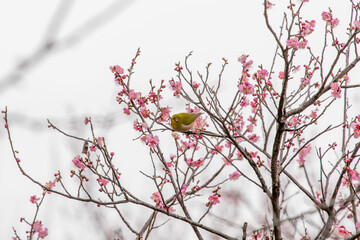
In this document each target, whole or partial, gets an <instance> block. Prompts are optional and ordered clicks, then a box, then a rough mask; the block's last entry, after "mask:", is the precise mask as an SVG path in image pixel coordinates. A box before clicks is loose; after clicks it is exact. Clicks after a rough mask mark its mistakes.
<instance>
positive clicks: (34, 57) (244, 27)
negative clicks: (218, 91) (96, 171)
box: [0, 0, 348, 240]
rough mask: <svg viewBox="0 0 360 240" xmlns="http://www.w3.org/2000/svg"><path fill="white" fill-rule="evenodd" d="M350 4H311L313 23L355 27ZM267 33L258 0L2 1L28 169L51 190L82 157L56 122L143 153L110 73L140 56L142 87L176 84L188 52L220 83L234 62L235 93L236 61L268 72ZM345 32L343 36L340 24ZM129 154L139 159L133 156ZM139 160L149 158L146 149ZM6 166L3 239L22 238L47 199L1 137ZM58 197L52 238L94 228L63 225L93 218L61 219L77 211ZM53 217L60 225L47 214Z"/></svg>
mask: <svg viewBox="0 0 360 240" xmlns="http://www.w3.org/2000/svg"><path fill="white" fill-rule="evenodd" d="M281 2H285V1H276V0H274V3H275V7H274V8H273V9H272V10H271V11H270V15H271V16H272V17H271V19H272V20H273V21H274V22H275V24H274V25H273V27H274V29H275V30H276V31H277V32H278V30H279V28H278V26H279V23H280V20H281V16H282V9H281V6H282V5H281V4H282V3H281ZM339 2H341V3H339ZM343 2H347V1H335V0H333V1H328V0H320V1H319V0H316V1H315V0H310V3H308V6H306V7H305V11H306V17H308V18H307V19H309V20H312V19H315V20H316V21H317V26H316V29H320V28H321V27H320V24H323V23H321V19H320V14H321V12H322V11H325V10H327V9H328V7H329V6H333V7H332V8H333V12H334V14H335V16H337V17H339V18H340V20H342V17H346V20H348V16H347V15H346V14H345V13H344V10H345V7H344V4H343ZM335 4H337V5H335ZM264 26H265V24H264V19H263V10H262V1H259V0H252V1H249V0H247V1H245V0H223V1H219V0H183V1H173V0H134V1H128V0H119V1H92V0H91V1H89V0H78V1H69V0H63V1H59V0H57V1H49V0H37V1H24V0H13V1H2V2H0V29H1V45H0V53H1V54H0V64H1V67H0V108H1V109H2V110H3V109H4V107H5V106H7V107H8V112H9V120H10V127H11V130H12V132H13V140H14V144H15V146H16V149H18V150H19V151H20V156H21V158H22V162H23V164H24V167H25V168H26V169H27V170H28V171H29V172H30V174H32V175H34V176H37V177H38V179H39V180H41V181H43V182H45V181H48V180H49V179H51V178H52V174H53V173H54V172H55V171H56V169H59V168H61V169H67V170H69V168H70V166H71V158H72V157H73V156H74V154H76V152H78V151H80V150H79V149H80V148H81V144H78V145H77V143H74V142H71V141H65V139H64V137H63V136H59V134H57V133H55V132H54V131H52V130H49V129H48V128H47V122H46V119H48V118H49V119H50V120H52V121H54V123H56V124H57V125H58V126H59V127H61V128H64V129H65V130H69V131H72V133H78V134H82V136H83V137H86V136H87V135H86V134H88V133H89V132H88V131H87V130H86V128H85V127H84V126H83V125H82V122H83V118H84V117H85V116H92V117H93V119H94V122H95V123H97V124H98V125H97V127H98V128H97V130H98V132H100V133H101V134H100V133H99V134H100V135H109V137H110V138H112V139H113V140H114V141H116V143H117V144H118V145H119V146H127V147H128V148H129V149H135V148H136V146H139V145H138V144H139V143H136V142H135V143H134V142H133V141H132V139H133V138H134V137H135V136H136V135H135V133H133V131H132V125H131V121H132V119H126V118H124V115H123V114H122V110H121V109H122V108H120V106H118V105H117V103H116V102H115V101H114V99H115V94H116V91H117V88H116V86H115V84H114V82H113V75H112V73H111V72H110V71H109V66H110V65H116V64H118V65H120V66H122V67H124V68H127V67H128V66H129V64H130V61H131V58H132V57H133V56H134V55H135V53H136V50H137V48H138V47H140V48H141V50H142V53H141V56H140V57H139V59H138V64H137V65H136V68H135V76H134V87H138V88H139V89H142V88H144V87H145V86H146V84H147V82H148V81H149V79H153V80H154V81H155V82H159V81H161V80H162V79H164V80H166V82H168V80H169V79H171V78H172V77H174V76H175V74H174V71H173V69H174V64H175V62H178V61H183V59H184V57H185V55H187V54H188V53H189V52H190V51H193V57H192V59H191V61H190V63H191V67H192V68H193V70H194V71H197V70H200V71H203V70H204V67H205V65H206V64H207V63H208V62H212V63H213V64H214V76H216V74H217V72H216V71H217V70H218V69H219V66H220V64H221V63H222V61H221V58H222V57H225V58H227V59H228V60H229V63H230V64H229V67H228V70H227V72H226V74H227V75H226V80H225V82H224V84H225V85H227V84H229V86H231V84H230V83H232V82H236V81H237V79H238V78H239V72H240V71H241V69H240V65H239V64H238V63H237V58H238V57H239V56H240V55H241V54H243V53H246V54H249V55H250V57H251V58H252V59H253V60H254V62H255V66H257V65H260V64H263V65H264V67H265V68H269V67H270V64H271V60H272V57H273V53H274V46H275V43H274V41H273V40H272V38H271V36H270V34H269V33H268V31H267V30H266V29H265V28H264ZM340 27H342V28H345V27H344V26H343V25H341V22H340ZM321 29H322V28H321ZM144 89H145V88H144ZM170 103H171V104H173V106H174V109H175V110H183V109H184V106H185V102H176V101H175V100H170ZM1 126H3V123H2V124H1ZM109 126H111V128H110V129H111V131H110V130H109ZM102 130H103V132H101V131H102ZM107 131H110V132H107ZM124 133H125V134H124ZM111 134H112V135H111ZM119 135H121V136H119ZM114 151H115V152H116V149H115V150H114ZM134 151H135V150H134ZM123 154H124V155H123V156H125V157H126V156H129V157H130V156H131V157H133V156H134V155H133V152H128V153H126V152H125V153H123ZM136 154H138V155H139V156H141V154H142V152H141V150H140V152H137V153H136ZM0 160H1V161H0V162H1V166H0V189H2V193H1V194H0V213H1V214H0V215H1V216H2V217H0V239H9V237H10V236H12V229H11V227H12V226H14V227H15V228H16V229H17V230H18V232H19V233H21V234H22V233H23V232H24V231H25V230H24V229H25V225H24V224H20V223H19V219H20V217H28V218H29V219H30V217H32V214H33V212H34V209H33V206H32V205H31V204H30V201H29V198H30V196H31V195H34V194H37V195H40V194H41V190H40V189H38V188H37V187H35V186H34V185H33V184H31V183H29V181H28V180H27V179H25V178H24V177H23V176H22V175H21V174H20V172H19V171H18V169H17V168H16V165H15V163H14V161H13V159H12V158H11V154H10V150H9V145H8V142H7V139H6V136H5V131H4V129H3V128H1V129H0ZM124 168H125V169H126V170H127V171H129V172H134V173H138V170H139V169H138V168H137V166H134V165H131V164H130V165H127V166H125V165H124ZM56 198H57V197H55V196H52V198H48V199H47V200H46V201H47V203H46V204H45V206H44V209H43V210H42V211H41V212H40V219H42V220H43V223H44V224H45V225H46V226H47V227H48V228H49V232H50V235H49V239H55V240H57V239H64V238H65V239H71V238H70V237H72V239H80V236H81V237H83V236H86V234H88V231H87V229H86V226H78V227H79V229H77V230H75V229H73V228H72V226H73V225H71V224H73V223H74V222H71V221H69V222H67V221H64V218H69V219H70V218H71V217H74V218H76V219H78V220H79V219H80V221H81V222H83V221H85V220H84V219H86V217H84V216H78V215H76V214H74V213H73V212H71V211H72V210H64V211H65V212H66V211H68V212H66V213H61V211H62V209H65V207H64V206H65V205H71V204H72V203H69V202H67V203H58V202H56ZM73 204H74V205H75V206H79V205H76V203H73ZM54 208H55V209H54ZM59 208H60V209H59ZM49 212H51V214H52V215H53V216H52V217H49V216H48V215H47V214H46V213H49ZM4 213H5V214H4ZM82 218H84V219H82ZM60 222H61V223H60ZM63 222H66V223H64V224H65V226H67V227H68V228H66V230H64V229H63V230H59V229H58V228H57V227H56V225H57V224H60V225H61V224H63ZM75 222H77V221H75ZM54 232H56V234H54ZM90 232H91V231H90ZM91 236H93V237H94V236H96V235H90V236H88V238H87V239H98V236H96V237H94V238H91Z"/></svg>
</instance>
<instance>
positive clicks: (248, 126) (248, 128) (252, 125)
mask: <svg viewBox="0 0 360 240" xmlns="http://www.w3.org/2000/svg"><path fill="white" fill-rule="evenodd" d="M246 129H247V131H248V132H253V131H254V124H252V123H250V124H249V125H247V126H246Z"/></svg>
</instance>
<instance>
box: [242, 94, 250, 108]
mask: <svg viewBox="0 0 360 240" xmlns="http://www.w3.org/2000/svg"><path fill="white" fill-rule="evenodd" d="M248 105H249V99H247V98H246V96H243V97H242V99H241V102H240V106H241V107H246V106H248Z"/></svg>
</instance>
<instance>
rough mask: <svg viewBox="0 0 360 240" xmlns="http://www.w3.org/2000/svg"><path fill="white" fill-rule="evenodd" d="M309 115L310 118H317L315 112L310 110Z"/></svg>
mask: <svg viewBox="0 0 360 240" xmlns="http://www.w3.org/2000/svg"><path fill="white" fill-rule="evenodd" d="M310 117H311V118H312V119H316V118H317V114H316V112H314V111H312V112H311V114H310Z"/></svg>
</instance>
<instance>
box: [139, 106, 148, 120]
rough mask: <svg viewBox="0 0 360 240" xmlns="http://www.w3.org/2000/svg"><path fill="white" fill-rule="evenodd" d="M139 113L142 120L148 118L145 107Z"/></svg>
mask: <svg viewBox="0 0 360 240" xmlns="http://www.w3.org/2000/svg"><path fill="white" fill-rule="evenodd" d="M140 113H141V115H142V116H143V117H144V118H148V117H149V116H150V111H149V110H147V109H146V107H142V108H140Z"/></svg>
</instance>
